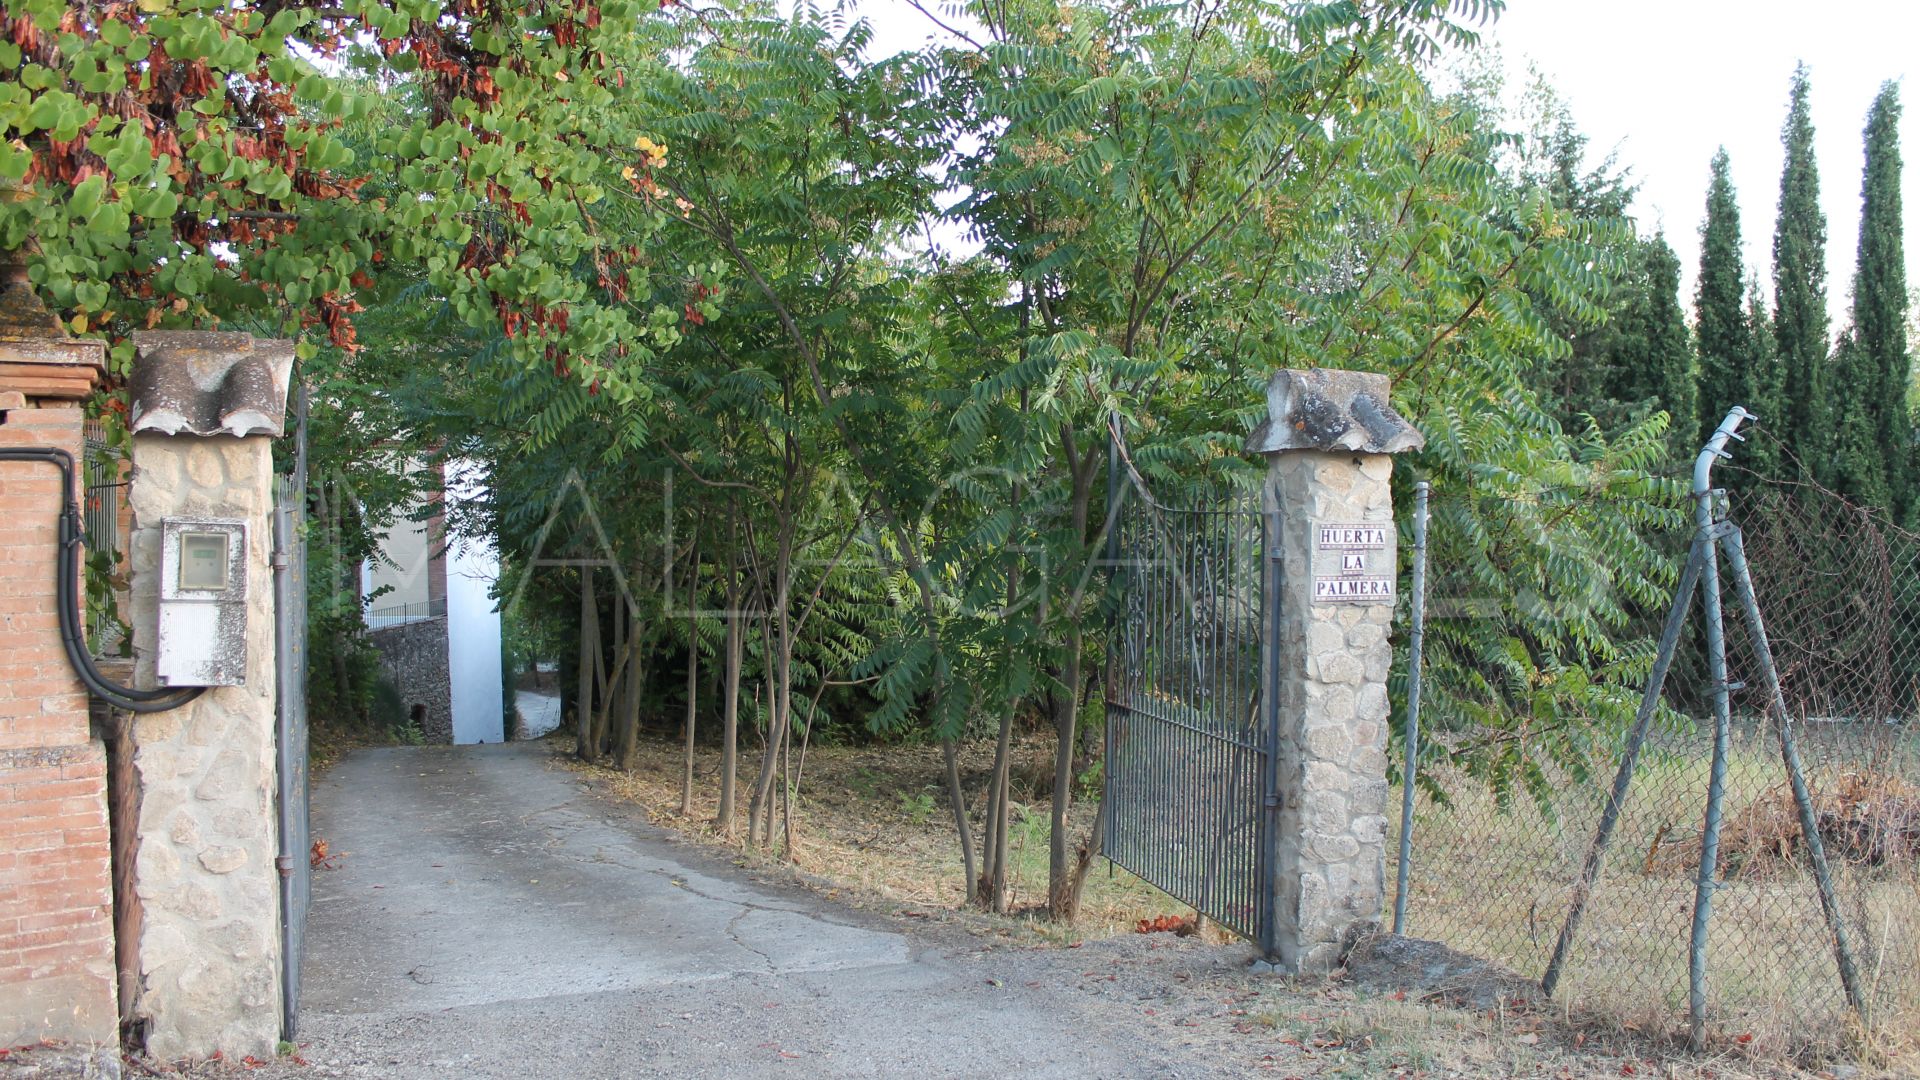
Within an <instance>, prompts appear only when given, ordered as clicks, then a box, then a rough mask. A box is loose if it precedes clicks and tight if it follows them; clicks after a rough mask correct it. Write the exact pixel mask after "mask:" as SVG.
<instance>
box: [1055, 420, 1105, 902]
mask: <svg viewBox="0 0 1920 1080" xmlns="http://www.w3.org/2000/svg"><path fill="white" fill-rule="evenodd" d="M1072 442H1073V435H1072V433H1071V432H1068V433H1065V434H1064V436H1063V445H1065V446H1068V447H1071V445H1072ZM1094 460H1095V459H1094V455H1093V454H1092V453H1091V452H1088V453H1087V454H1086V455H1085V456H1084V457H1083V458H1080V459H1078V460H1077V461H1076V462H1075V463H1074V468H1073V502H1072V509H1071V514H1072V524H1073V532H1072V535H1073V537H1074V538H1075V539H1076V541H1078V543H1079V544H1080V546H1081V547H1082V548H1085V547H1086V546H1087V543H1088V540H1087V521H1088V515H1089V512H1090V507H1091V505H1092V502H1093V463H1094ZM1083 554H1091V552H1083ZM1082 607H1083V606H1082V605H1076V608H1075V609H1074V610H1070V611H1067V612H1065V613H1064V614H1065V616H1066V624H1067V635H1066V636H1067V640H1066V665H1065V667H1066V670H1065V671H1064V672H1063V673H1057V674H1060V679H1059V683H1060V687H1061V689H1062V690H1063V691H1064V693H1063V694H1062V693H1056V694H1051V695H1049V697H1050V698H1051V699H1052V704H1053V733H1054V739H1055V743H1054V751H1053V815H1052V822H1051V824H1052V827H1053V833H1052V835H1051V836H1050V837H1048V844H1047V912H1048V914H1049V915H1050V916H1051V917H1052V918H1054V919H1057V920H1060V921H1063V922H1067V921H1072V919H1073V912H1074V885H1073V882H1072V879H1071V877H1070V874H1071V869H1070V868H1069V866H1068V860H1067V828H1068V826H1067V812H1068V811H1069V810H1071V809H1072V808H1073V757H1074V754H1073V751H1074V746H1075V739H1074V724H1075V723H1076V722H1077V721H1078V720H1079V717H1080V675H1081V668H1082V657H1081V653H1082V652H1083V651H1084V650H1083V646H1084V645H1085V641H1086V638H1085V633H1086V632H1085V628H1084V627H1083V626H1082V624H1081V621H1080V620H1081V617H1082V615H1083V614H1084V611H1083V610H1082Z"/></svg>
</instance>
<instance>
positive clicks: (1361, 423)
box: [1247, 368, 1427, 454]
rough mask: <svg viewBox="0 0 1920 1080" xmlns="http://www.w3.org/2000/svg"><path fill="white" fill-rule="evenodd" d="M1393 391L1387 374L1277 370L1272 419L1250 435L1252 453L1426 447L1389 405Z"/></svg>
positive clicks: (1270, 397)
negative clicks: (1389, 398)
mask: <svg viewBox="0 0 1920 1080" xmlns="http://www.w3.org/2000/svg"><path fill="white" fill-rule="evenodd" d="M1391 392H1392V384H1391V383H1389V382H1388V381H1387V377H1386V376H1385V375H1376V374H1374V373H1372V372H1367V371H1339V370H1335V369H1332V368H1311V369H1308V370H1306V371H1295V370H1282V371H1276V372H1274V373H1273V378H1272V379H1271V380H1269V381H1268V383H1267V418H1266V419H1265V420H1262V421H1260V426H1258V427H1256V428H1254V429H1253V434H1252V435H1250V436H1248V437H1247V449H1248V450H1251V451H1253V452H1254V453H1256V454H1273V453H1278V452H1280V451H1283V450H1329V451H1342V450H1350V451H1354V452H1357V453H1362V454H1398V453H1401V452H1403V451H1407V450H1418V449H1420V448H1421V447H1423V446H1425V445H1427V440H1426V437H1425V436H1423V435H1421V434H1420V432H1418V431H1416V430H1415V429H1414V426H1413V425H1412V424H1409V423H1407V420H1406V418H1405V417H1403V416H1401V415H1400V414H1399V413H1397V412H1395V411H1394V409H1393V406H1392V405H1390V404H1388V397H1389V396H1390V394H1391Z"/></svg>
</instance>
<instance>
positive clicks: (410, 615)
mask: <svg viewBox="0 0 1920 1080" xmlns="http://www.w3.org/2000/svg"><path fill="white" fill-rule="evenodd" d="M446 614H447V598H446V597H444V596H442V597H439V598H438V599H434V600H425V601H421V602H419V603H412V604H389V605H387V606H385V607H377V608H373V609H372V610H370V611H368V612H367V615H366V623H367V629H369V630H385V629H388V628H389V627H394V626H405V625H407V624H408V623H416V622H422V621H424V620H426V619H438V618H443V617H444V616H445V615H446Z"/></svg>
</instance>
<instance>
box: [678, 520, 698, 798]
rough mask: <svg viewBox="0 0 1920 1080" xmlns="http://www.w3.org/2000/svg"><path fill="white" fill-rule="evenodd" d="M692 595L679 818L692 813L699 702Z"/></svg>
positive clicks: (695, 559)
mask: <svg viewBox="0 0 1920 1080" xmlns="http://www.w3.org/2000/svg"><path fill="white" fill-rule="evenodd" d="M693 558H694V562H693V565H694V574H695V575H696V577H695V580H698V579H697V575H698V573H699V567H700V555H699V552H695V553H694V557H693ZM693 599H694V597H693V593H692V592H691V591H689V592H688V593H687V601H688V608H687V612H688V613H687V761H686V769H685V770H684V771H682V772H681V774H680V816H681V817H686V816H688V815H690V814H692V813H693V721H694V709H695V707H696V706H697V704H698V702H699V700H700V619H699V617H698V616H696V615H694V614H693V612H694V611H696V610H697V609H698V607H699V605H698V604H695V603H693Z"/></svg>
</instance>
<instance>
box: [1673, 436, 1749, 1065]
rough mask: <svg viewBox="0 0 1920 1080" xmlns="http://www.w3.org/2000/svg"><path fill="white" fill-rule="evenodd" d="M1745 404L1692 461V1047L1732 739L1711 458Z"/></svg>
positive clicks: (1698, 1036)
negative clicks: (1695, 718) (1701, 800)
mask: <svg viewBox="0 0 1920 1080" xmlns="http://www.w3.org/2000/svg"><path fill="white" fill-rule="evenodd" d="M1747 416H1748V413H1747V411H1746V410H1745V409H1743V408H1741V407H1739V406H1737V405H1736V406H1734V408H1733V411H1732V412H1729V413H1728V414H1727V418H1726V419H1725V420H1722V421H1721V422H1720V426H1719V427H1718V428H1717V429H1715V430H1714V433H1713V437H1712V438H1710V439H1708V440H1707V445H1706V446H1705V447H1703V448H1702V449H1701V451H1700V455H1699V457H1697V458H1696V459H1695V460H1694V464H1693V499H1694V506H1693V516H1694V523H1695V526H1696V527H1697V529H1698V535H1699V538H1700V540H1701V542H1702V543H1703V544H1704V545H1705V546H1706V549H1707V550H1706V560H1705V565H1704V566H1703V567H1702V568H1701V569H1702V578H1701V586H1702V587H1701V593H1700V598H1701V608H1702V614H1703V616H1704V617H1705V620H1706V624H1707V677H1708V678H1709V679H1711V680H1712V686H1713V764H1712V767H1711V772H1710V773H1709V775H1708V778H1707V809H1706V820H1705V822H1704V823H1703V825H1702V828H1701V833H1700V874H1699V877H1698V878H1697V879H1696V880H1695V882H1694V894H1693V931H1692V936H1691V940H1690V942H1689V945H1688V949H1687V1029H1688V1038H1689V1041H1690V1042H1691V1043H1692V1045H1693V1048H1694V1049H1696V1050H1698V1049H1700V1048H1701V1047H1702V1046H1703V1045H1704V1044H1705V1041H1706V1035H1707V930H1708V927H1709V924H1710V923H1711V922H1712V919H1713V890H1714V887H1715V883H1714V880H1713V878H1714V874H1715V873H1716V872H1717V871H1718V869H1719V861H1720V825H1721V818H1722V811H1723V808H1724V805H1725V802H1726V793H1727V753H1728V748H1729V743H1730V742H1731V739H1732V728H1733V720H1732V702H1731V700H1730V695H1731V693H1732V691H1733V687H1732V686H1731V685H1730V684H1729V683H1728V681H1727V640H1726V627H1725V625H1724V624H1723V623H1722V622H1721V606H1720V561H1719V558H1718V554H1717V548H1718V546H1719V533H1720V528H1719V523H1718V522H1716V521H1715V520H1714V508H1713V462H1714V459H1715V458H1721V457H1728V456H1730V455H1728V453H1727V451H1726V445H1727V440H1728V439H1731V438H1736V437H1738V435H1737V433H1738V431H1739V428H1740V422H1741V421H1742V420H1744V419H1746V418H1747Z"/></svg>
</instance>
